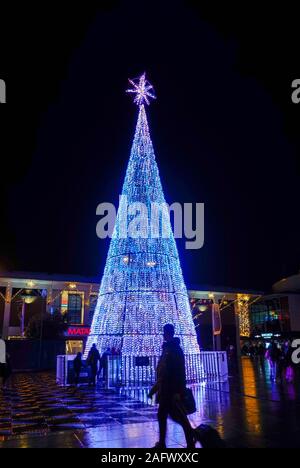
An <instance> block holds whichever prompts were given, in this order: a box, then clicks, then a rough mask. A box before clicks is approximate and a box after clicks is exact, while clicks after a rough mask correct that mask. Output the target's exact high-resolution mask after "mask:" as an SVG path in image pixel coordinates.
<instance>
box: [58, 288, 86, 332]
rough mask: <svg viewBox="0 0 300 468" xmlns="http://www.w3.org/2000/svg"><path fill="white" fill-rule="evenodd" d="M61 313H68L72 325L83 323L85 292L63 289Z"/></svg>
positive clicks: (68, 319)
mask: <svg viewBox="0 0 300 468" xmlns="http://www.w3.org/2000/svg"><path fill="white" fill-rule="evenodd" d="M61 313H62V315H66V314H67V315H66V317H67V321H68V323H69V324H71V325H80V324H82V323H83V314H84V293H83V292H69V291H63V292H62V295H61Z"/></svg>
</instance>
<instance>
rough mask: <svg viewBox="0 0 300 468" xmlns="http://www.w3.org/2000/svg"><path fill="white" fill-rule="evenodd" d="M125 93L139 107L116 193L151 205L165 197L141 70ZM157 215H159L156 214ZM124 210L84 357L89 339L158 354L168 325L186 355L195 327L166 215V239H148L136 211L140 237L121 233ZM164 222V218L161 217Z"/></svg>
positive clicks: (145, 222)
mask: <svg viewBox="0 0 300 468" xmlns="http://www.w3.org/2000/svg"><path fill="white" fill-rule="evenodd" d="M129 81H130V83H131V84H132V85H133V88H132V89H131V90H128V92H131V93H134V94H135V98H134V102H135V103H136V104H138V106H139V114H138V120H137V125H136V130H135V135H134V140H133V144H132V149H131V154H130V159H129V163H128V167H127V171H126V176H125V181H124V185H123V190H122V195H123V196H126V197H127V202H128V204H131V203H137V202H138V203H140V202H142V203H144V204H145V206H146V207H147V214H149V212H150V211H151V207H152V204H153V203H158V204H163V203H165V198H164V194H163V190H162V186H161V181H160V177H159V172H158V167H157V164H156V160H155V154H154V150H153V145H152V141H151V138H150V133H149V127H148V122H147V116H146V111H145V107H144V103H146V104H149V98H155V95H154V92H153V88H152V85H150V83H149V82H148V81H147V80H146V78H145V74H143V75H142V76H141V77H140V78H139V80H138V82H136V80H129ZM162 216H163V215H162ZM129 221H130V220H129V219H128V216H126V208H125V207H124V206H122V203H121V204H120V206H119V209H118V213H117V218H116V224H115V228H114V233H113V236H112V239H111V243H110V247H109V251H108V255H107V260H106V265H105V269H104V274H103V278H102V281H101V285H100V290H99V297H98V302H97V306H96V308H95V312H94V317H93V322H92V326H91V332H90V335H89V337H88V341H87V346H86V350H85V356H86V355H87V353H88V351H89V349H90V347H91V346H92V344H93V343H96V344H97V347H98V349H99V351H100V352H103V351H104V350H105V349H106V348H107V347H110V348H112V347H115V348H116V349H119V350H120V351H121V353H122V355H124V356H126V355H127V356H158V355H160V353H161V346H162V328H163V325H165V324H166V323H173V324H174V326H175V332H176V336H178V337H179V338H180V341H181V345H182V347H183V349H184V352H185V354H186V355H195V354H198V353H199V347H198V344H197V338H196V332H195V327H194V323H193V319H192V314H191V310H190V305H189V299H188V294H187V290H186V286H185V283H184V280H183V275H182V271H181V266H180V261H179V256H178V251H177V247H176V243H175V240H174V236H173V233H172V229H171V225H170V219H169V217H168V219H167V224H168V227H169V235H168V237H163V236H159V237H153V236H151V232H150V231H151V229H149V219H148V217H147V215H146V214H145V213H144V214H143V213H142V215H141V222H140V234H141V235H140V236H138V237H137V238H132V237H128V236H127V237H124V236H123V233H124V232H127V229H128V224H129ZM164 221H166V220H165V219H164Z"/></svg>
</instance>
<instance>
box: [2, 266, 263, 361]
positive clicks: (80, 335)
mask: <svg viewBox="0 0 300 468" xmlns="http://www.w3.org/2000/svg"><path fill="white" fill-rule="evenodd" d="M99 284H100V279H99V278H83V277H80V276H63V275H46V274H37V273H22V272H15V273H10V274H2V275H0V333H1V334H2V337H3V338H5V339H12V338H15V339H17V338H22V336H25V335H26V330H27V329H28V326H29V325H30V323H31V322H32V321H34V320H35V321H37V323H38V322H39V321H41V319H42V317H45V316H48V317H59V318H61V319H62V321H63V322H64V324H65V331H64V336H63V339H64V340H65V345H66V353H70V354H74V353H76V352H78V351H83V349H84V345H85V342H86V339H87V336H88V334H89V331H90V326H91V323H92V319H93V314H94V310H95V306H96V302H97V297H98V289H99ZM188 294H189V300H190V305H191V309H192V313H193V318H194V323H195V326H196V331H197V337H198V342H199V345H200V348H201V349H206V350H214V349H215V350H217V349H226V348H227V346H228V345H229V344H235V343H236V340H239V338H240V337H246V338H247V337H250V335H251V317H250V310H251V307H252V306H251V304H253V302H255V301H257V299H259V298H260V297H261V294H260V293H257V292H251V291H250V292H249V291H238V290H232V289H226V288H212V287H210V286H192V287H190V288H188Z"/></svg>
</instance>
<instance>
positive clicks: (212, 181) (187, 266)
mask: <svg viewBox="0 0 300 468" xmlns="http://www.w3.org/2000/svg"><path fill="white" fill-rule="evenodd" d="M32 3H33V2H32ZM61 3H62V2H60V6H59V7H57V6H55V3H54V2H51V3H49V6H48V7H47V6H45V2H43V5H42V6H39V7H37V6H34V7H32V8H30V7H28V2H27V3H26V5H24V6H23V7H22V8H21V7H18V9H17V8H15V9H14V11H4V15H3V18H2V22H3V27H2V29H1V33H0V78H4V79H5V80H6V82H7V100H8V103H7V104H6V105H5V106H3V105H2V106H0V119H1V120H0V124H1V127H0V134H1V140H0V154H1V175H2V177H1V187H0V190H1V233H0V235H1V239H0V241H1V243H0V268H1V269H2V270H5V269H14V270H25V271H41V272H50V273H70V274H72V273H73V274H81V275H85V276H89V275H100V274H101V273H102V270H103V267H104V262H105V258H106V252H107V247H108V242H106V241H101V240H99V239H97V237H96V234H95V226H96V223H97V217H96V214H95V212H96V206H97V205H98V203H100V202H102V201H115V202H116V201H117V199H118V195H119V193H120V190H121V185H122V181H123V177H124V173H125V169H126V165H127V161H128V157H129V151H130V145H131V141H132V136H133V131H134V127H135V123H136V113H137V109H136V108H135V106H134V105H133V104H132V101H131V99H130V98H129V97H128V96H127V95H126V94H125V92H124V90H125V89H126V87H127V78H128V77H135V76H137V75H139V74H140V73H141V72H143V71H144V70H146V72H147V74H148V77H149V80H150V81H151V82H152V83H153V85H154V87H155V91H156V94H157V97H158V99H157V101H155V102H154V103H153V104H152V105H151V106H150V108H149V109H148V118H149V122H150V126H151V133H152V140H153V143H154V146H155V151H156V157H157V161H158V164H159V168H160V174H161V179H162V183H163V187H164V191H165V195H166V199H167V201H168V202H170V203H171V202H173V201H178V202H204V203H205V210H206V215H205V245H204V247H203V248H202V249H201V250H199V251H191V250H190V251H187V250H184V248H183V247H184V246H183V243H182V242H178V247H179V250H180V256H181V260H182V265H183V270H184V275H185V278H186V282H187V283H189V284H191V283H193V284H201V283H202V284H212V285H224V286H228V287H237V288H238V287H241V288H250V289H259V290H267V289H269V288H270V286H271V284H272V283H273V282H274V281H276V280H278V279H280V278H281V277H282V276H287V275H289V274H293V273H295V272H297V271H298V270H299V268H300V243H299V238H300V220H299V181H300V163H299V161H300V132H299V123H300V104H299V105H295V104H293V103H292V101H291V97H290V96H291V82H292V80H294V79H295V78H300V65H299V50H298V45H299V25H298V24H297V18H299V14H298V13H297V12H295V10H294V9H293V6H292V5H291V4H288V3H286V4H285V5H286V6H285V7H284V8H285V10H284V11H283V10H282V9H279V7H276V6H274V4H273V6H272V9H271V10H270V9H269V8H266V11H264V10H263V9H262V6H261V5H260V6H259V7H256V6H255V4H254V3H253V2H249V6H247V3H245V2H240V6H239V7H237V6H236V5H235V6H233V5H232V6H231V4H230V2H229V3H228V2H222V3H221V2H220V4H221V5H222V6H219V7H218V6H217V4H216V3H215V2H197V3H196V2H183V1H173V2H169V1H164V2H157V3H156V2H154V3H153V4H151V6H150V4H149V3H146V2H145V3H144V4H143V3H141V2H135V1H131V2H130V1H129V2H107V3H106V4H105V2H103V3H102V4H101V5H102V6H101V7H99V6H98V7H96V6H93V7H92V6H86V4H87V2H86V3H84V4H80V6H74V5H72V7H68V8H66V9H64V8H63V7H62V6H61ZM46 5H47V2H46ZM57 5H58V4H57ZM141 5H144V7H141ZM6 8H8V7H6ZM281 8H282V6H281ZM11 10H12V9H11Z"/></svg>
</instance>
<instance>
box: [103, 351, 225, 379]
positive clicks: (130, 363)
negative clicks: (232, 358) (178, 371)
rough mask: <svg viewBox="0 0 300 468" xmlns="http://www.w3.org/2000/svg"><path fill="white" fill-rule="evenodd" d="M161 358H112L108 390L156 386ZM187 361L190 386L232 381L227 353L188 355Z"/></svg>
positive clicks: (210, 352)
mask: <svg viewBox="0 0 300 468" xmlns="http://www.w3.org/2000/svg"><path fill="white" fill-rule="evenodd" d="M158 361H159V356H149V357H136V356H122V357H121V356H109V358H108V372H107V379H106V385H107V387H109V388H111V387H116V386H124V387H132V388H138V387H140V388H141V387H145V386H150V385H153V383H154V382H155V378H156V367H157V364H158ZM185 361H186V376H187V384H197V383H203V382H226V381H227V380H228V365H227V355H226V352H225V351H202V352H201V353H200V354H193V355H188V356H186V357H185Z"/></svg>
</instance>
